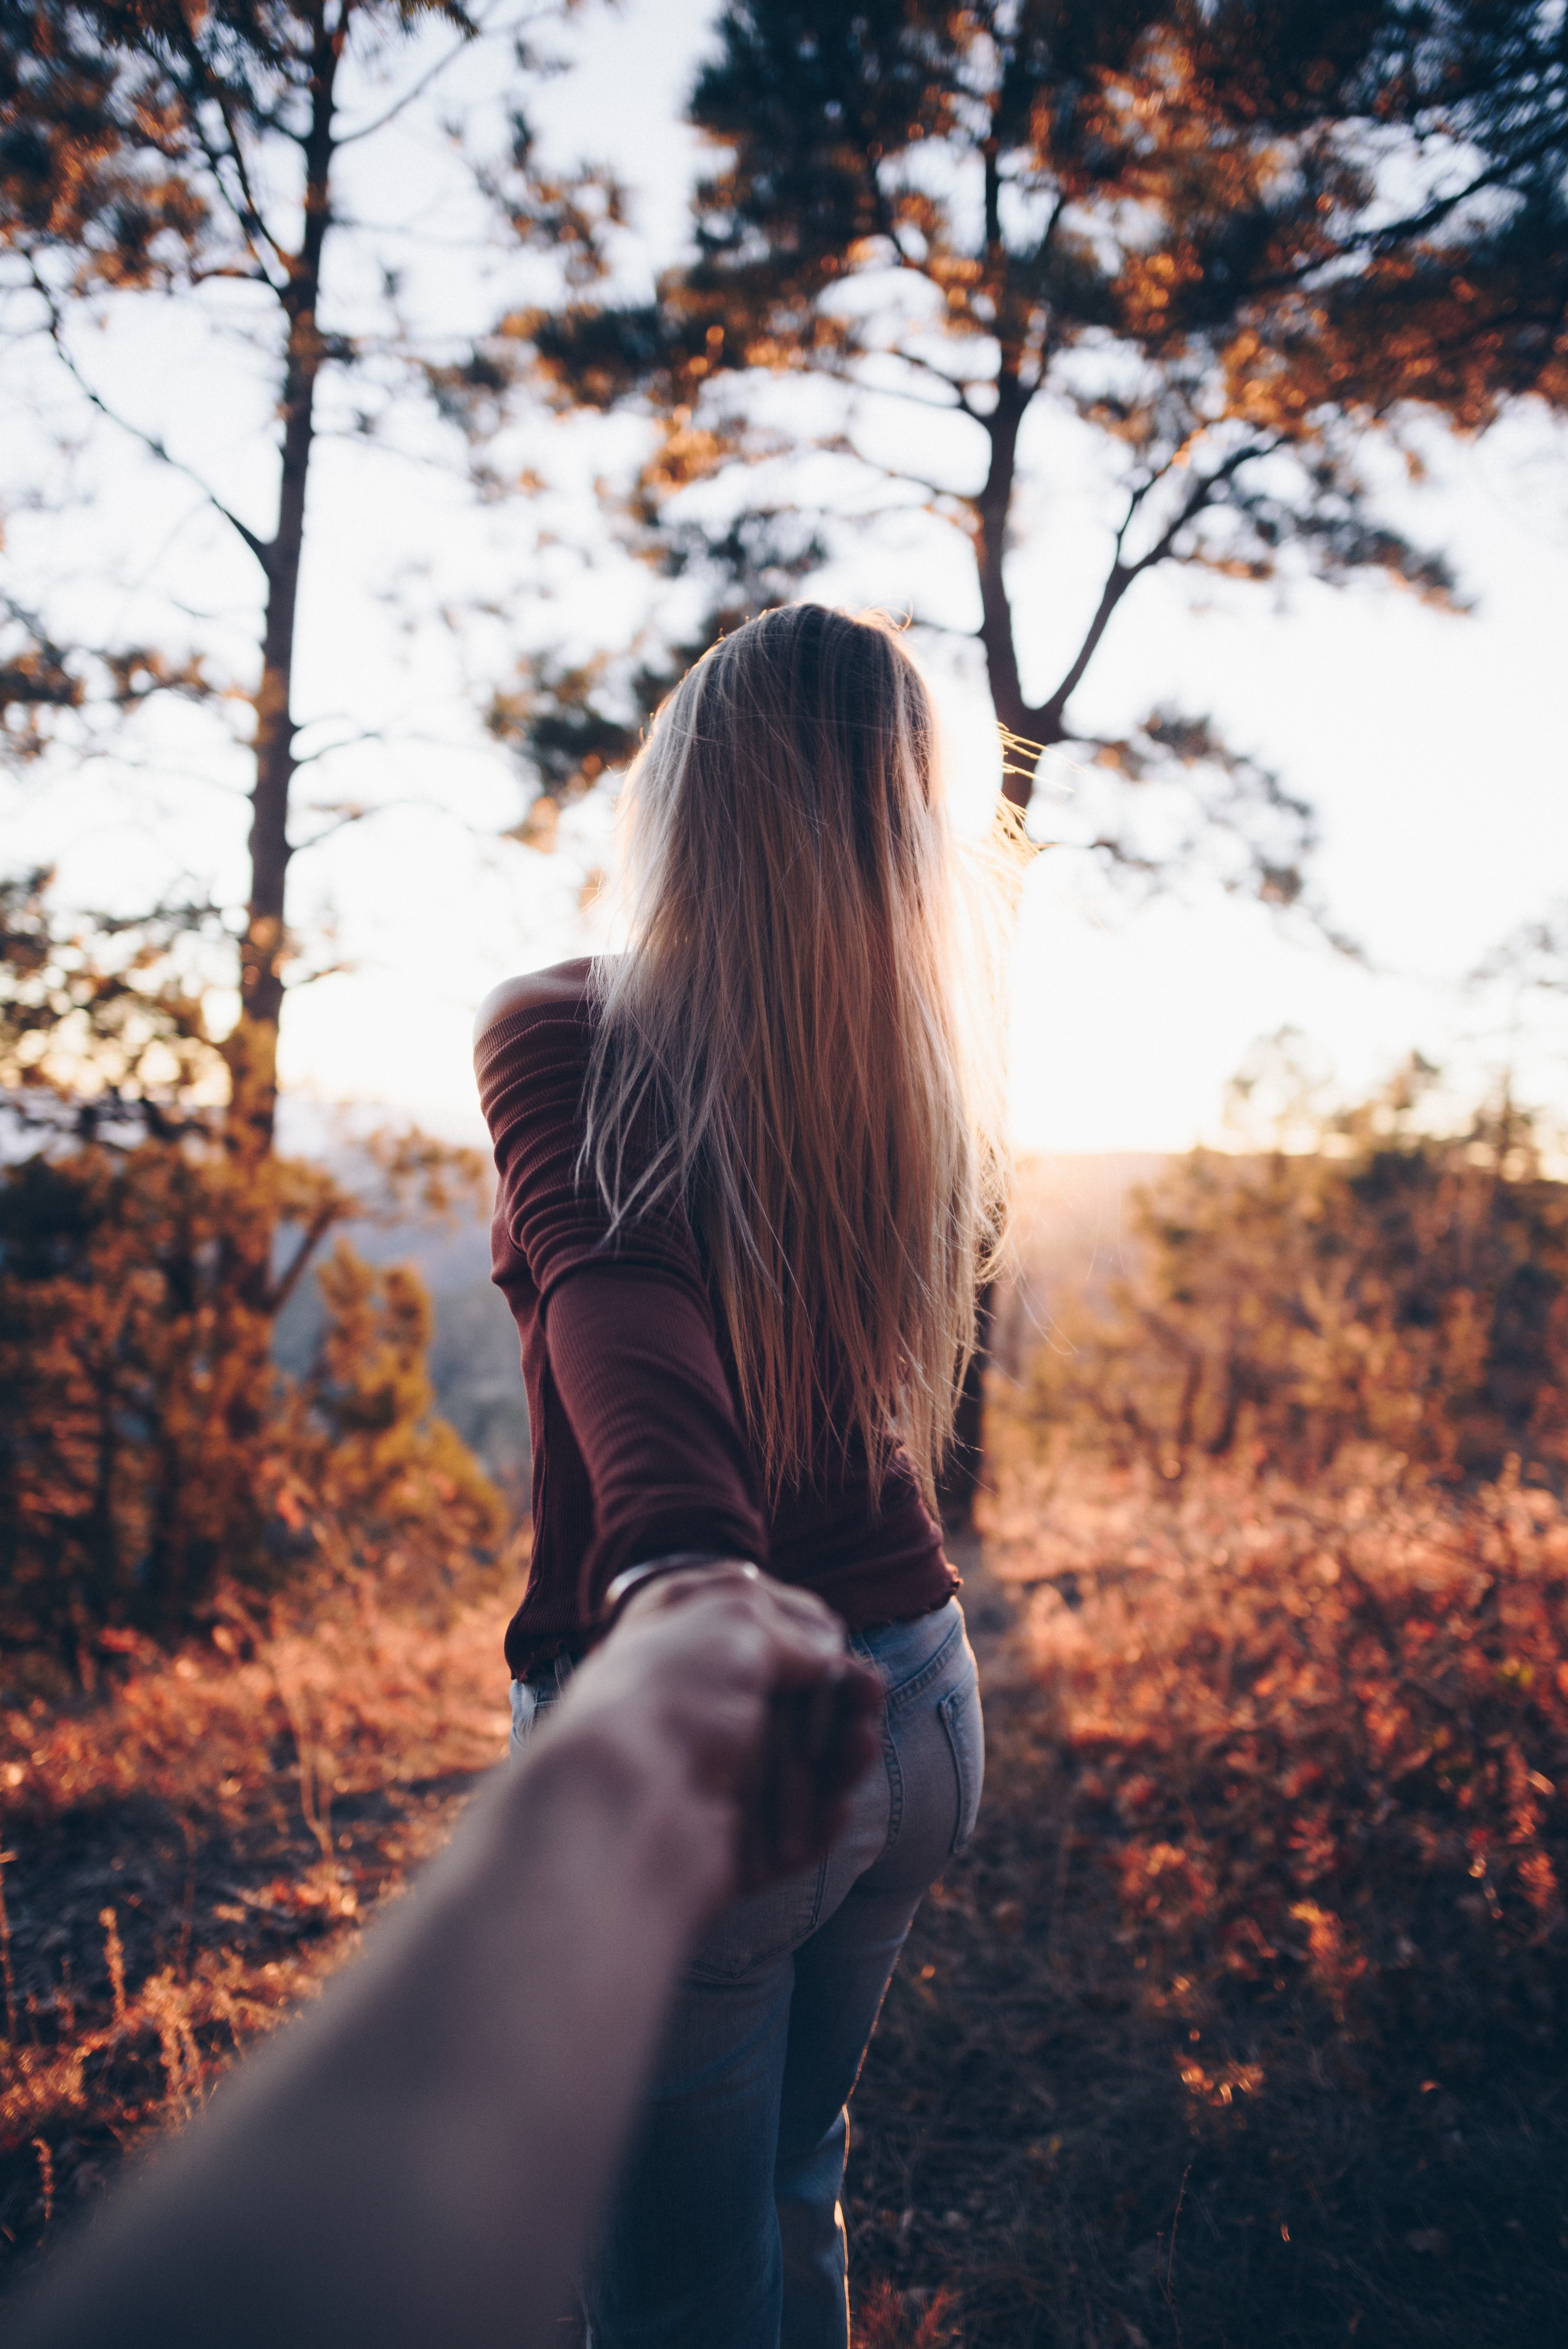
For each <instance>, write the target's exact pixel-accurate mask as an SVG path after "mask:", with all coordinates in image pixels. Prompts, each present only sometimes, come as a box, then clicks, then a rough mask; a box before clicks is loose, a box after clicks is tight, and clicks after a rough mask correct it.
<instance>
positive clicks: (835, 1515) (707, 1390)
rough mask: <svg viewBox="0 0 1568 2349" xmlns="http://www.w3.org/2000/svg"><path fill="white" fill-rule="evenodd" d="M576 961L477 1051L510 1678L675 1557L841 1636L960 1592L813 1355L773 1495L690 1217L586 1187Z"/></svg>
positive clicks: (907, 1480) (492, 1026) (532, 985)
mask: <svg viewBox="0 0 1568 2349" xmlns="http://www.w3.org/2000/svg"><path fill="white" fill-rule="evenodd" d="M590 979H591V971H590V966H589V965H588V964H587V963H585V962H574V963H564V964H561V965H558V966H557V967H556V968H554V969H553V970H550V971H543V972H540V973H537V974H534V975H531V977H530V978H527V979H525V980H521V981H512V982H511V983H510V984H509V986H508V987H507V988H504V989H500V990H498V992H497V995H496V996H495V997H494V998H492V999H491V1002H490V1006H488V1007H487V1014H486V1018H485V1019H484V1021H483V1022H482V1025H481V1033H480V1042H479V1047H478V1051H477V1056H476V1065H477V1069H478V1073H479V1080H480V1099H481V1102H482V1103H483V1106H484V1110H485V1114H486V1117H487V1119H488V1120H489V1122H490V1129H491V1132H492V1133H493V1135H494V1137H495V1145H496V1164H497V1168H498V1173H499V1176H500V1182H499V1188H498V1192H497V1198H496V1210H495V1218H494V1223H493V1225H492V1277H493V1278H494V1279H495V1280H496V1282H497V1284H498V1285H499V1286H500V1288H501V1289H502V1291H503V1293H504V1294H505V1296H506V1298H507V1300H508V1302H509V1304H510V1305H511V1309H512V1312H513V1314H514V1316H515V1318H516V1319H517V1323H518V1329H519V1332H520V1336H521V1345H522V1362H523V1372H524V1378H525V1381H526V1383H527V1388H528V1401H529V1412H530V1417H531V1425H532V1428H533V1431H534V1433H533V1463H534V1465H533V1553H532V1564H531V1574H530V1579H529V1587H528V1591H527V1595H526V1597H525V1599H524V1600H523V1603H522V1605H521V1608H520V1609H518V1612H517V1614H516V1615H515V1616H514V1617H513V1619H512V1621H511V1626H510V1627H509V1630H508V1633H507V1661H508V1662H509V1664H510V1666H511V1671H512V1673H513V1676H514V1677H519V1678H520V1677H521V1676H523V1675H524V1674H526V1673H527V1672H528V1671H530V1670H531V1669H532V1668H533V1667H534V1666H536V1665H537V1664H539V1663H542V1662H543V1661H546V1660H547V1659H548V1658H549V1657H550V1656H551V1655H552V1654H554V1653H556V1652H557V1651H559V1650H560V1649H562V1647H565V1648H567V1649H569V1650H570V1649H574V1648H576V1647H578V1646H580V1645H581V1644H582V1642H583V1639H584V1637H585V1635H586V1633H587V1631H588V1630H589V1627H590V1626H591V1625H592V1624H593V1621H594V1619H595V1617H596V1616H597V1614H598V1612H599V1609H600V1607H601V1604H602V1601H603V1593H604V1591H605V1589H606V1588H608V1585H609V1584H610V1582H611V1581H613V1580H614V1577H615V1576H616V1575H617V1574H618V1573H620V1572H622V1571H624V1569H625V1568H627V1567H629V1566H632V1565H634V1564H636V1563H639V1562H640V1561H641V1560H642V1559H644V1558H646V1557H655V1556H665V1555H668V1554H670V1553H674V1552H687V1551H695V1552H707V1553H708V1554H711V1555H715V1556H723V1555H735V1556H740V1557H753V1558H756V1559H757V1560H758V1562H759V1563H762V1564H765V1565H767V1566H768V1567H769V1570H770V1571H771V1572H772V1573H773V1574H775V1575H776V1576H778V1577H779V1579H781V1580H783V1581H786V1582H795V1583H799V1584H801V1585H803V1586H805V1587H807V1588H810V1589H813V1590H816V1591H817V1592H819V1593H820V1595H821V1597H823V1598H824V1599H826V1600H827V1601H828V1603H829V1604H830V1606H831V1607H832V1608H833V1609H835V1610H836V1611H837V1612H838V1613H839V1614H840V1615H841V1616H842V1618H843V1619H844V1620H845V1622H846V1624H847V1625H848V1627H849V1628H850V1629H851V1630H864V1629H867V1628H869V1627H871V1626H872V1625H875V1624H881V1623H885V1622H889V1621H891V1620H893V1619H902V1618H904V1617H908V1616H913V1615H918V1614H921V1613H923V1612H924V1611H925V1610H926V1609H930V1608H933V1607H936V1606H940V1605H941V1604H942V1602H943V1601H944V1599H946V1598H947V1596H948V1595H949V1593H950V1592H951V1591H952V1590H953V1589H954V1588H955V1587H956V1585H955V1578H954V1575H953V1573H952V1570H951V1568H949V1567H948V1566H947V1564H946V1562H945V1560H944V1557H943V1555H942V1541H941V1534H940V1531H939V1529H938V1527H937V1526H936V1524H935V1522H934V1519H933V1517H932V1516H931V1514H930V1512H929V1510H928V1509H927V1508H926V1506H925V1505H924V1503H923V1499H922V1497H921V1491H920V1485H919V1480H918V1478H917V1475H916V1473H915V1470H914V1468H913V1464H912V1463H911V1461H910V1459H909V1457H908V1455H907V1454H906V1453H904V1452H903V1450H902V1448H901V1447H898V1446H896V1445H894V1444H892V1443H891V1442H890V1443H889V1444H887V1445H885V1446H884V1448H883V1452H882V1459H881V1461H880V1462H879V1463H878V1464H877V1466H878V1468H879V1470H880V1474H873V1471H872V1462H871V1460H870V1459H869V1457H868V1454H867V1449H866V1445H865V1442H864V1438H863V1436H862V1435H861V1433H860V1432H859V1430H858V1429H856V1428H855V1427H854V1426H853V1425H852V1423H846V1421H845V1419H844V1417H843V1415H842V1414H841V1413H836V1412H835V1411H834V1409H833V1396H834V1391H835V1389H837V1388H839V1387H840V1386H841V1383H842V1381H841V1371H839V1370H838V1369H837V1368H836V1366H835V1364H834V1362H833V1361H832V1359H831V1357H830V1355H829V1354H828V1353H827V1352H826V1351H824V1353H823V1356H822V1358H821V1360H820V1364H819V1369H820V1379H819V1381H818V1390H819V1392H818V1402H817V1409H816V1412H815V1413H814V1426H813V1430H812V1435H811V1440H810V1446H809V1456H808V1458H807V1460H806V1462H805V1464H804V1467H803V1470H802V1471H801V1472H799V1473H797V1474H795V1475H792V1476H790V1477H789V1478H787V1479H786V1480H784V1481H783V1482H782V1483H780V1484H779V1485H777V1487H776V1488H775V1489H774V1490H773V1491H772V1493H771V1495H770V1496H769V1486H768V1483H767V1479H766V1475H765V1472H764V1464H763V1463H761V1462H760V1461H759V1460H758V1458H757V1457H756V1454H755V1451H754V1448H753V1446H752V1445H751V1444H750V1443H749V1442H748V1439H747V1436H746V1433H745V1430H744V1426H743V1423H742V1419H743V1415H742V1413H741V1410H740V1406H739V1398H738V1392H737V1371H736V1364H735V1349H734V1346H733V1343H732V1341H731V1339H730V1333H729V1330H728V1329H727V1323H726V1317H725V1313H724V1309H723V1306H722V1304H721V1303H720V1302H719V1301H718V1299H717V1298H716V1296H715V1293H714V1282H713V1278H712V1270H711V1267H710V1265H709V1264H708V1262H707V1257H706V1252H705V1250H704V1248H703V1247H702V1244H701V1241H700V1238H699V1237H697V1236H696V1235H694V1233H693V1231H692V1227H691V1223H690V1220H689V1218H688V1216H687V1215H686V1210H685V1207H684V1204H683V1203H682V1202H681V1201H679V1200H678V1199H676V1200H672V1199H668V1198H666V1199H665V1201H664V1202H663V1203H662V1204H661V1205H660V1206H657V1207H656V1208H655V1210H654V1211H652V1212H650V1213H647V1214H644V1215H641V1216H637V1217H635V1218H633V1219H628V1220H626V1221H624V1222H623V1223H622V1224H621V1225H620V1226H618V1228H616V1229H615V1230H614V1234H613V1236H612V1234H611V1224H612V1220H613V1218H612V1216H611V1214H610V1211H609V1210H608V1208H607V1207H606V1206H605V1203H604V1201H603V1196H602V1195H601V1194H600V1192H599V1190H598V1187H597V1185H594V1184H593V1182H592V1181H591V1180H590V1181H584V1179H583V1171H582V1165H581V1161H582V1154H583V1101H584V1094H585V1089H586V1086H587V1083H588V1081H589V1075H590V1071H591V1066H592V1061H593V1045H594V1040H595V1034H596V1027H597V1015H596V1010H595V1006H594V1000H593V989H592V988H591V985H590Z"/></svg>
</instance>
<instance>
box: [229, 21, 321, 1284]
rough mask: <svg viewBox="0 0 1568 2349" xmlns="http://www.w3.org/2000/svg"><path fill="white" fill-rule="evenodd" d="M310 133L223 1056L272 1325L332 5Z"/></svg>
mask: <svg viewBox="0 0 1568 2349" xmlns="http://www.w3.org/2000/svg"><path fill="white" fill-rule="evenodd" d="M313 13H314V18H315V50H314V55H313V57H312V78H311V122H310V129H309V132H308V134H307V136H306V138H305V140H304V166H305V176H304V230H303V233H302V235H301V239H300V245H299V250H298V252H297V253H296V254H291V255H290V256H289V259H288V262H287V270H288V278H287V283H286V285H284V290H283V293H282V295H281V297H280V298H281V300H282V303H283V308H284V317H285V319H286V321H287V329H288V331H287V339H286V343H285V346H284V378H283V388H282V399H281V402H280V415H281V418H282V422H283V448H282V458H281V466H280V474H279V483H278V509H277V525H276V528H275V529H274V531H273V535H272V538H271V539H270V541H269V542H268V543H267V544H266V546H265V548H264V549H263V554H262V561H263V567H264V570H265V573H266V606H265V616H264V620H263V632H262V670H261V677H260V679H259V681H258V684H257V687H256V693H255V702H254V707H255V712H256V730H255V760H256V772H255V781H254V783H253V787H252V792H251V832H250V843H249V847H250V859H251V890H250V902H249V904H248V905H247V907H246V915H245V930H244V936H243V938H242V943H241V949H240V1017H239V1020H238V1022H237V1024H236V1026H235V1028H234V1030H233V1032H232V1035H231V1036H230V1037H229V1039H228V1041H227V1043H226V1045H225V1047H224V1056H225V1058H226V1060H227V1061H228V1066H229V1079H230V1107H229V1114H228V1120H227V1129H226V1131H227V1139H228V1146H229V1151H230V1155H231V1157H232V1161H233V1162H234V1164H235V1171H236V1174H237V1175H238V1176H239V1177H240V1181H241V1184H242V1188H243V1190H244V1191H245V1192H246V1193H249V1194H252V1195H253V1209H254V1211H253V1212H247V1213H244V1214H242V1215H241V1216H238V1217H237V1218H236V1223H235V1229H234V1232H233V1235H232V1240H231V1246H230V1257H231V1264H230V1268H229V1278H228V1279H227V1280H226V1281H225V1284H224V1285H225V1287H226V1288H228V1290H229V1292H230V1295H231V1298H232V1300H233V1302H235V1303H236V1304H237V1305H239V1306H240V1307H242V1309H247V1310H248V1311H249V1312H251V1313H253V1314H259V1315H262V1316H263V1317H269V1316H270V1311H271V1303H272V1298H271V1290H272V1252H273V1216H272V1214H271V1213H270V1212H269V1211H268V1210H267V1209H266V1208H265V1206H264V1205H263V1183H262V1180H261V1178H262V1176H263V1170H264V1168H265V1164H266V1162H267V1160H268V1159H269V1158H270V1157H271V1154H272V1149H273V1129H274V1125H275V1122H276V1114H277V1090H278V1077H277V1065H278V1023H279V1019H280V1017H281V1015H282V1011H283V999H284V980H283V971H284V949H285V944H286V932H285V926H284V896H285V890H286V885H287V880H288V868H289V860H290V857H291V856H292V854H293V850H292V847H291V845H290V842H289V792H290V788H291V786H292V784H293V781H294V763H295V762H294V711H293V706H292V688H293V680H294V620H295V613H296V608H297V604H298V597H299V575H300V562H301V557H302V555H303V553H304V509H305V488H306V482H307V479H308V475H309V471H310V458H311V449H312V443H313V440H314V437H315V388H316V382H317V378H318V377H319V375H320V372H321V363H322V338H321V333H320V329H319V327H318V326H317V323H316V308H317V304H318V301H319V298H320V293H321V259H322V250H323V247H324V245H325V240H326V232H327V229H328V227H329V225H330V222H331V194H330V181H331V173H332V159H333V119H334V85H335V80H336V75H337V67H338V62H339V59H340V57H341V55H342V47H343V25H342V22H341V21H339V22H338V23H337V24H336V25H335V26H330V27H329V26H328V24H327V20H326V7H325V0H317V5H316V7H315V10H314V12H313Z"/></svg>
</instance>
